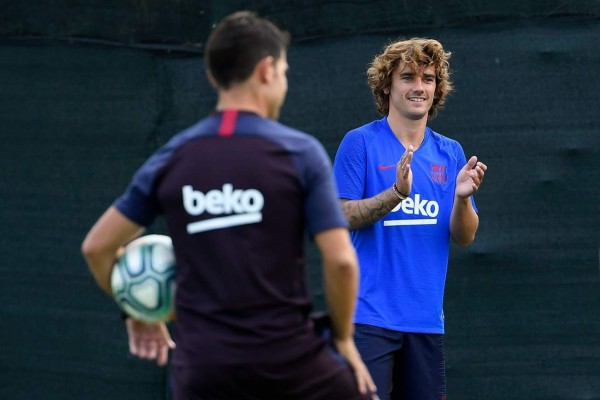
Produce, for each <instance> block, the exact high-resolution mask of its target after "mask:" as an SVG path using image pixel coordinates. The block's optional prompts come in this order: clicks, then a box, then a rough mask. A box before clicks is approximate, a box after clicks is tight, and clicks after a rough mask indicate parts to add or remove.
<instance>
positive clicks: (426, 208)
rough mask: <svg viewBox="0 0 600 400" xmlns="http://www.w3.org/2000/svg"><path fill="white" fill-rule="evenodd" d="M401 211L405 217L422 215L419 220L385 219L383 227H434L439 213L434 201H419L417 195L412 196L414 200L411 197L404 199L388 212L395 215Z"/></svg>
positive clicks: (436, 203) (438, 207)
mask: <svg viewBox="0 0 600 400" xmlns="http://www.w3.org/2000/svg"><path fill="white" fill-rule="evenodd" d="M400 210H402V212H403V213H404V214H407V215H422V216H423V217H427V218H421V219H415V218H412V219H387V220H385V221H383V225H384V226H397V225H435V224H437V218H436V217H437V216H438V214H439V213H440V205H439V204H438V202H437V201H435V200H427V199H421V195H420V194H419V193H417V194H415V195H414V199H413V198H411V197H408V198H406V199H405V200H403V201H402V202H400V204H398V205H397V206H396V207H394V209H393V210H392V211H391V212H390V215H391V213H395V212H398V211H400Z"/></svg>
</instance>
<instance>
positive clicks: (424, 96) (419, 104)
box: [389, 62, 436, 120]
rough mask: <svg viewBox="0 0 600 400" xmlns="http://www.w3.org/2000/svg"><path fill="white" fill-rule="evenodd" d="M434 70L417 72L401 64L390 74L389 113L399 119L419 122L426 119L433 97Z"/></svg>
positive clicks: (431, 67)
mask: <svg viewBox="0 0 600 400" xmlns="http://www.w3.org/2000/svg"><path fill="white" fill-rule="evenodd" d="M435 88H436V79H435V68H434V67H433V66H428V67H425V68H421V69H419V70H416V71H415V70H414V69H413V68H412V67H410V66H408V65H406V64H405V63H404V62H401V63H400V65H399V66H398V68H396V70H395V71H394V72H393V73H392V83H391V87H390V89H389V102H390V107H389V113H390V115H391V114H396V115H397V116H399V117H401V118H406V119H410V120H420V119H423V118H427V115H428V113H429V110H430V109H431V106H432V105H433V100H434V97H435Z"/></svg>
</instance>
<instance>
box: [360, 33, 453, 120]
mask: <svg viewBox="0 0 600 400" xmlns="http://www.w3.org/2000/svg"><path fill="white" fill-rule="evenodd" d="M451 54H452V53H450V52H446V51H444V48H443V47H442V44H441V43H440V42H438V41H437V40H435V39H424V38H418V37H416V38H412V39H409V40H398V41H396V42H393V43H391V44H389V45H387V46H386V47H385V48H384V50H383V53H381V54H379V55H377V56H375V58H374V59H373V62H372V63H371V66H370V67H369V69H368V70H367V82H368V84H369V87H370V88H371V92H372V93H373V98H374V100H375V106H376V107H377V111H379V112H380V113H381V114H383V115H387V114H388V113H389V108H390V105H389V96H390V95H389V88H390V87H391V85H392V73H393V72H394V71H395V70H396V68H398V66H399V65H400V63H401V62H404V63H405V64H406V65H408V66H409V67H411V68H412V69H413V70H415V71H418V70H419V69H421V68H424V67H425V68H426V67H429V66H433V67H434V69H435V76H436V88H435V94H434V99H433V105H432V106H431V109H430V110H429V117H431V118H433V117H435V116H436V114H437V113H438V111H439V110H440V109H441V108H442V107H443V106H444V103H445V102H446V98H447V97H448V95H449V94H450V92H451V91H452V89H453V87H452V82H451V81H450V71H449V64H448V59H449V58H450V55H451ZM386 89H388V93H387V94H386V93H385V91H386Z"/></svg>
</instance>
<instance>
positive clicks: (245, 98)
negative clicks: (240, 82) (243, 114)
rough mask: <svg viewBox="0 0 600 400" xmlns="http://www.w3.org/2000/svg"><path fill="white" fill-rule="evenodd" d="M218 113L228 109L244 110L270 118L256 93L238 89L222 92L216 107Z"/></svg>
mask: <svg viewBox="0 0 600 400" xmlns="http://www.w3.org/2000/svg"><path fill="white" fill-rule="evenodd" d="M215 109H216V110H217V111H222V110H226V109H235V110H244V111H251V112H254V113H256V114H258V115H260V116H261V117H264V118H267V117H268V111H267V110H268V108H267V106H266V105H265V103H264V101H261V99H260V97H259V96H257V95H256V93H254V92H252V91H250V90H245V89H244V88H242V87H236V88H233V89H230V90H220V91H219V99H218V101H217V105H216V107H215Z"/></svg>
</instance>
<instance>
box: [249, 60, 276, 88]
mask: <svg viewBox="0 0 600 400" xmlns="http://www.w3.org/2000/svg"><path fill="white" fill-rule="evenodd" d="M254 72H255V73H256V74H257V75H258V79H259V80H260V82H262V83H269V82H271V80H273V75H274V73H275V60H274V59H273V56H268V57H265V58H263V59H261V60H260V61H259V62H258V64H256V67H255V68H254Z"/></svg>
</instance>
